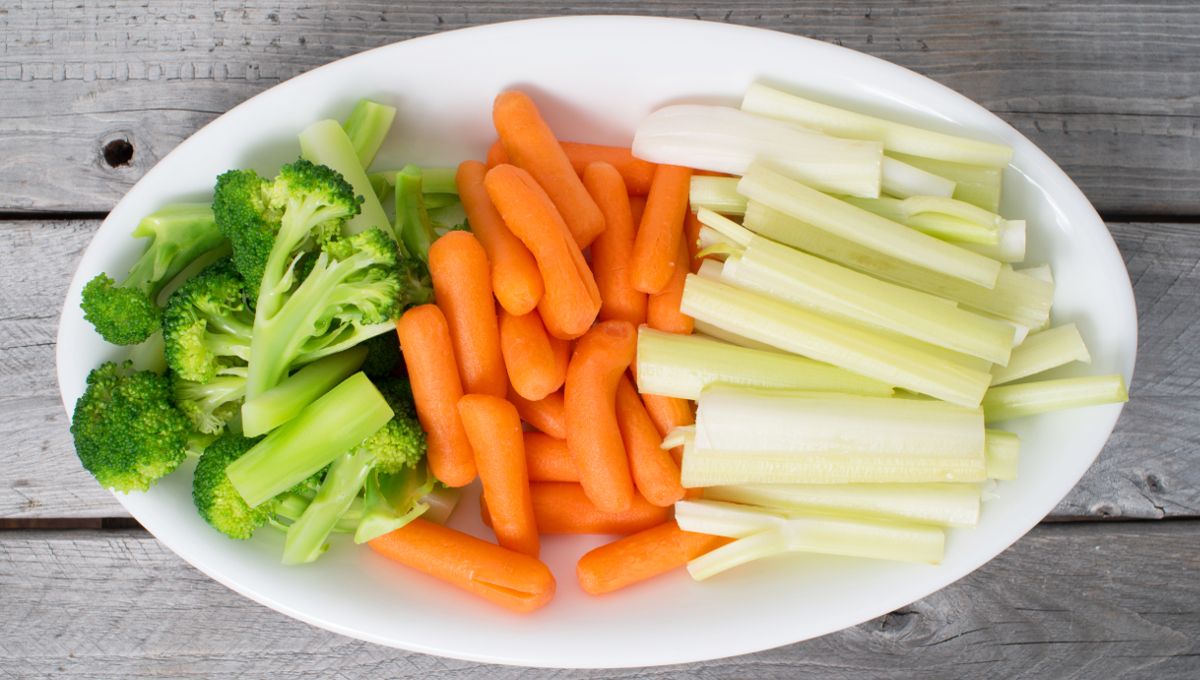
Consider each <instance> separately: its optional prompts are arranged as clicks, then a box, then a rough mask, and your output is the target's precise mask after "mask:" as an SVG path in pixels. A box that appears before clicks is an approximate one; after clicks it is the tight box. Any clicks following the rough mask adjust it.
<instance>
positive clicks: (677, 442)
mask: <svg viewBox="0 0 1200 680" xmlns="http://www.w3.org/2000/svg"><path fill="white" fill-rule="evenodd" d="M688 437H691V438H692V441H693V442H695V440H696V426H695V425H676V426H675V427H673V428H671V431H670V432H668V433H667V435H666V436H665V437H663V442H662V447H661V448H662V449H663V450H666V451H670V450H671V449H673V448H675V447H677V446H683V445H684V444H686V443H687V438H688Z"/></svg>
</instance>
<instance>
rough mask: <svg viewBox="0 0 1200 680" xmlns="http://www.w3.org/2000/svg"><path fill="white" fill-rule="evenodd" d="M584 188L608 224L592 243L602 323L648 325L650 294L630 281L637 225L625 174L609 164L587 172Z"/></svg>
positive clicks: (600, 165)
mask: <svg viewBox="0 0 1200 680" xmlns="http://www.w3.org/2000/svg"><path fill="white" fill-rule="evenodd" d="M583 186H584V187H586V188H587V190H588V193H590V194H591V195H592V198H594V199H595V200H596V205H598V206H600V212H602V213H604V222H605V224H606V225H607V226H606V227H605V229H604V231H603V232H602V233H601V234H600V235H599V236H597V237H596V240H595V241H593V242H592V273H593V274H595V276H596V287H597V288H599V289H600V314H599V317H600V320H601V321H608V320H609V319H622V320H624V321H628V322H629V323H631V324H633V325H634V326H640V325H641V324H643V323H645V322H646V294H645V293H643V292H641V291H640V290H635V289H634V287H633V285H632V284H631V283H630V282H629V259H630V257H631V256H632V255H633V242H634V239H635V238H637V226H636V225H635V224H634V221H633V214H632V213H631V212H630V209H629V194H628V193H626V190H625V182H623V181H622V180H621V175H620V174H618V173H617V171H616V169H615V168H613V166H611V165H609V164H608V163H593V164H591V165H589V166H588V167H587V169H585V170H584V171H583Z"/></svg>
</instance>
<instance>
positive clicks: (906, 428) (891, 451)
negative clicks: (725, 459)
mask: <svg viewBox="0 0 1200 680" xmlns="http://www.w3.org/2000/svg"><path fill="white" fill-rule="evenodd" d="M639 366H640V362H639ZM695 447H696V451H697V453H703V452H705V451H708V450H713V451H723V452H736V451H751V452H755V453H789V454H798V455H821V456H835V457H837V456H841V457H847V458H852V457H862V458H868V457H878V458H898V459H899V458H905V457H912V458H925V459H936V458H950V459H957V458H963V457H972V458H982V456H983V454H984V433H983V412H982V411H980V410H979V409H978V408H964V407H962V406H955V405H953V404H949V403H946V402H944V401H938V400H935V399H927V400H914V399H889V398H886V397H868V396H857V395H850V394H839V393H828V392H805V391H798V390H785V389H750V388H744V387H727V386H720V385H718V386H715V387H712V388H710V389H707V390H705V391H704V392H703V393H702V394H701V395H700V398H699V399H698V400H697V408H696V441H695Z"/></svg>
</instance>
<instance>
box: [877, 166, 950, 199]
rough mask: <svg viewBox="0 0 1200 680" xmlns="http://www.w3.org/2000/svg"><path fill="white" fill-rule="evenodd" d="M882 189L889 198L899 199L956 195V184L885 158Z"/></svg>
mask: <svg viewBox="0 0 1200 680" xmlns="http://www.w3.org/2000/svg"><path fill="white" fill-rule="evenodd" d="M880 189H881V190H882V192H883V193H885V194H887V195H889V196H896V197H899V198H908V197H909V196H942V197H945V198H949V197H951V196H953V195H954V182H953V181H952V180H949V179H946V178H945V177H938V176H937V175H935V174H933V173H932V172H927V171H925V170H922V169H920V168H918V167H916V166H912V165H909V164H908V163H904V162H902V161H898V160H896V159H895V158H888V157H887V156H884V157H883V177H882V184H881V185H880Z"/></svg>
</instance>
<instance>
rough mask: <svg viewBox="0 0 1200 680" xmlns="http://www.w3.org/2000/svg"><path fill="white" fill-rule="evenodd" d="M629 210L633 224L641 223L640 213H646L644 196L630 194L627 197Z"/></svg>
mask: <svg viewBox="0 0 1200 680" xmlns="http://www.w3.org/2000/svg"><path fill="white" fill-rule="evenodd" d="M629 212H630V214H632V215H633V224H634V226H635V227H636V226H637V225H639V224H641V223H642V215H644V214H645V213H646V197H645V196H630V197H629Z"/></svg>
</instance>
